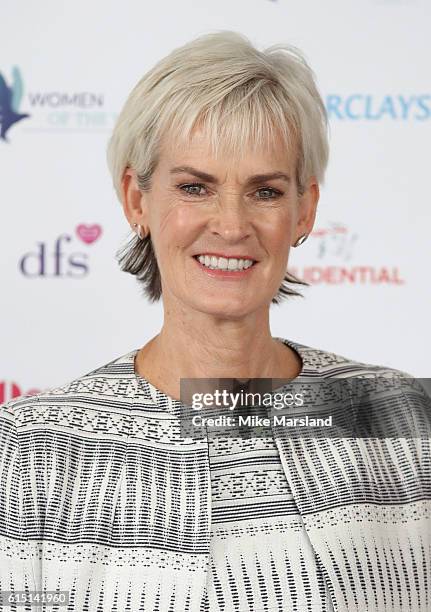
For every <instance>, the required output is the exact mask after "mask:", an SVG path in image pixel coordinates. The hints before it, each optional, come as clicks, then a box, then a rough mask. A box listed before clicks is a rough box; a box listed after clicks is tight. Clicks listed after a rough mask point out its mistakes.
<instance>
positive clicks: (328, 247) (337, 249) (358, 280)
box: [289, 222, 405, 285]
mask: <svg viewBox="0 0 431 612" xmlns="http://www.w3.org/2000/svg"><path fill="white" fill-rule="evenodd" d="M309 240H310V241H311V243H312V246H313V247H314V253H313V255H314V257H313V258H314V259H315V260H321V261H322V263H320V262H319V263H316V264H314V265H306V266H304V267H302V268H298V267H294V266H293V267H290V266H289V271H291V272H292V273H293V274H294V275H295V276H297V277H298V278H301V279H302V280H304V281H306V282H307V283H310V284H311V285H316V284H326V285H340V284H350V285H354V284H371V285H380V284H386V285H404V284H405V280H404V279H403V278H402V276H401V273H400V270H399V268H398V267H397V266H393V265H382V266H375V265H366V264H359V265H352V264H351V263H349V261H350V260H351V259H352V258H353V254H354V249H355V246H356V245H357V243H358V241H359V236H358V234H357V233H355V232H351V231H350V230H349V229H348V228H347V227H346V226H345V225H342V224H340V223H336V222H331V223H329V225H328V227H322V228H319V229H316V230H314V231H313V232H312V233H311V234H310V237H309ZM325 260H332V262H334V263H333V265H329V264H328V263H326V265H324V264H325ZM340 262H341V263H340Z"/></svg>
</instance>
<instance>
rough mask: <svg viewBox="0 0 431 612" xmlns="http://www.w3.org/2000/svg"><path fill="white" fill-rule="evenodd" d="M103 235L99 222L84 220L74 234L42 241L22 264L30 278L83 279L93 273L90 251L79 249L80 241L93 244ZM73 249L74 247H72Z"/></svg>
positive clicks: (22, 268) (22, 269)
mask: <svg viewBox="0 0 431 612" xmlns="http://www.w3.org/2000/svg"><path fill="white" fill-rule="evenodd" d="M101 234H102V227H101V226H100V225H98V224H97V223H94V224H92V225H87V224H85V223H80V224H79V225H78V226H77V227H76V228H75V232H74V234H72V235H71V234H68V233H63V234H60V235H59V236H58V237H57V238H56V239H55V240H54V241H53V242H52V243H51V242H49V241H40V242H37V243H36V247H34V248H33V249H32V250H30V251H27V253H24V255H22V257H20V259H19V262H18V267H19V270H20V272H21V274H22V275H23V276H25V277H27V278H36V277H44V278H48V277H49V278H64V277H69V278H82V277H85V276H86V275H87V274H88V272H89V262H88V252H84V251H82V250H80V249H76V248H75V244H76V240H79V242H80V244H84V245H85V246H90V245H92V244H94V243H95V242H96V241H97V240H98V239H99V238H100V236H101ZM72 249H73V250H72Z"/></svg>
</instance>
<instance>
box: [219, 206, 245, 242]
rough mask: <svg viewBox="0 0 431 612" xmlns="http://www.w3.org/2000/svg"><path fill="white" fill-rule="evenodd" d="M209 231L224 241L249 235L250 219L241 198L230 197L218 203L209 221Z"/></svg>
mask: <svg viewBox="0 0 431 612" xmlns="http://www.w3.org/2000/svg"><path fill="white" fill-rule="evenodd" d="M211 230H212V231H213V232H215V233H218V234H220V235H221V236H223V238H225V239H227V240H228V239H231V240H232V239H236V240H238V239H240V238H243V237H244V236H246V235H248V234H249V233H250V219H249V215H248V213H247V210H246V205H245V203H244V201H243V199H242V198H240V197H239V196H238V197H235V198H233V197H230V198H228V199H225V200H224V201H223V202H220V203H219V206H218V207H217V212H216V213H214V215H213V216H212V219H211Z"/></svg>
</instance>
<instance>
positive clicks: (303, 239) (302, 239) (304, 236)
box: [293, 234, 309, 247]
mask: <svg viewBox="0 0 431 612" xmlns="http://www.w3.org/2000/svg"><path fill="white" fill-rule="evenodd" d="M308 236H309V234H304V235H303V236H301V237H300V238H298V240H297V241H296V242H295V244H294V245H293V246H294V247H297V246H300V245H301V244H302V243H303V242H305V241H306V240H307V238H308Z"/></svg>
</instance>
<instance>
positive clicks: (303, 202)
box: [296, 176, 320, 237]
mask: <svg viewBox="0 0 431 612" xmlns="http://www.w3.org/2000/svg"><path fill="white" fill-rule="evenodd" d="M319 197H320V190H319V183H318V182H317V180H316V177H314V176H312V177H311V178H310V179H309V181H308V187H307V188H306V190H305V191H304V193H303V195H302V196H300V197H299V203H298V206H299V210H298V223H297V227H296V231H297V237H299V236H302V235H303V234H310V233H311V231H312V229H313V225H314V221H315V219H316V212H317V204H318V202H319Z"/></svg>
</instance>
